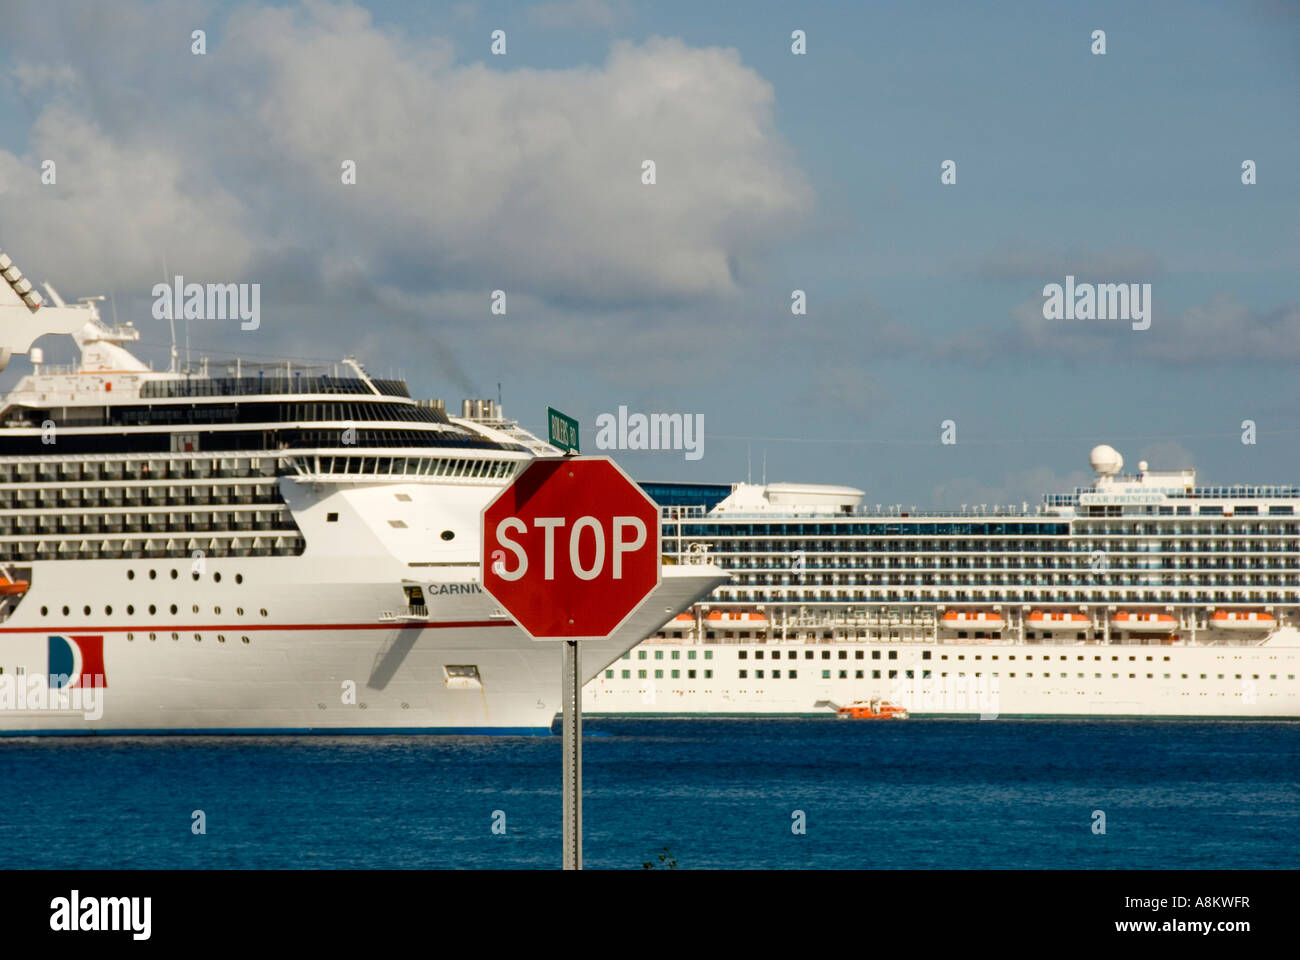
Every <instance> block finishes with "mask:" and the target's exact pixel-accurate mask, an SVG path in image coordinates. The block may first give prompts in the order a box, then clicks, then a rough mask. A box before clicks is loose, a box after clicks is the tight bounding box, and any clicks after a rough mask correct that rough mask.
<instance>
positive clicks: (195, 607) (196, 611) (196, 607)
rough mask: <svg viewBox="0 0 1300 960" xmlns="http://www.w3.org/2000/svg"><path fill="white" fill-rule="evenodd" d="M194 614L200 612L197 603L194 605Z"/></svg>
mask: <svg viewBox="0 0 1300 960" xmlns="http://www.w3.org/2000/svg"><path fill="white" fill-rule="evenodd" d="M194 612H195V613H198V612H199V605H198V604H197V603H196V604H194Z"/></svg>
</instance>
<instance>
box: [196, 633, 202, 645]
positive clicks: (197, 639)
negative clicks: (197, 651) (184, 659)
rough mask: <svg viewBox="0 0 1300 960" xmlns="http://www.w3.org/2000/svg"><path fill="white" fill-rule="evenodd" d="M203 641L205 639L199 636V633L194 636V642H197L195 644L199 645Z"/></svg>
mask: <svg viewBox="0 0 1300 960" xmlns="http://www.w3.org/2000/svg"><path fill="white" fill-rule="evenodd" d="M202 639H203V638H202V637H201V636H199V635H198V634H197V633H196V634H194V642H195V643H198V642H199V641H201V640H202Z"/></svg>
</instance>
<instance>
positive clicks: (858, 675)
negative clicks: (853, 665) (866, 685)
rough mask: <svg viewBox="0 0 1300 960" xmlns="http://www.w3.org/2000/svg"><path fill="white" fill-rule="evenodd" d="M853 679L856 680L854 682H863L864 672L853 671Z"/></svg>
mask: <svg viewBox="0 0 1300 960" xmlns="http://www.w3.org/2000/svg"><path fill="white" fill-rule="evenodd" d="M853 679H854V680H861V679H862V671H861V670H854V671H853Z"/></svg>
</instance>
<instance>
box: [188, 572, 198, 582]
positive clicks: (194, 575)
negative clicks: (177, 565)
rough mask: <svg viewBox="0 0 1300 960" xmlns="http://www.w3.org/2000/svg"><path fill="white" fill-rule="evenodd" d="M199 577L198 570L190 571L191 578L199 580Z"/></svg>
mask: <svg viewBox="0 0 1300 960" xmlns="http://www.w3.org/2000/svg"><path fill="white" fill-rule="evenodd" d="M198 578H199V572H198V571H197V570H191V571H190V579H191V580H197V579H198Z"/></svg>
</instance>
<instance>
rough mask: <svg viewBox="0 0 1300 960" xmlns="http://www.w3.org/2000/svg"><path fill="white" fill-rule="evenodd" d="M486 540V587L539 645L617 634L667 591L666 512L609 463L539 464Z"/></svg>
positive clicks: (494, 520)
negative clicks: (662, 564)
mask: <svg viewBox="0 0 1300 960" xmlns="http://www.w3.org/2000/svg"><path fill="white" fill-rule="evenodd" d="M482 542H483V556H482V569H483V589H485V590H486V591H487V592H488V593H489V594H491V596H492V597H493V598H494V599H495V600H496V601H497V602H498V603H500V604H501V606H502V607H504V608H505V609H506V612H507V613H509V614H510V615H511V616H512V617H514V619H515V622H516V623H518V624H519V626H520V627H522V628H523V629H524V630H525V631H527V632H528V634H529V635H530V636H532V637H533V638H534V639H539V640H540V639H551V638H554V639H564V640H574V639H589V638H595V637H607V636H609V635H610V634H611V633H613V632H614V631H615V630H617V629H618V628H619V627H620V626H622V624H623V621H624V620H626V619H627V618H628V617H629V616H631V614H632V612H633V611H634V610H636V608H637V607H638V606H640V605H641V602H642V601H643V600H645V598H646V597H648V596H649V595H650V593H651V592H652V591H653V590H654V589H655V587H657V586H658V585H659V575H660V568H659V507H658V506H657V505H656V504H655V502H654V501H653V500H651V499H650V498H649V497H647V496H646V495H645V493H644V492H642V490H641V488H640V487H638V486H637V485H636V484H635V483H633V482H632V480H631V478H630V477H628V475H627V474H625V473H624V472H623V471H622V469H620V468H619V466H618V465H617V464H616V463H614V461H612V460H610V459H609V458H608V457H566V458H564V459H560V460H534V461H533V462H532V463H531V464H529V465H528V466H527V467H526V468H525V469H524V471H523V473H521V474H519V476H518V477H516V478H515V480H514V482H513V483H511V484H510V485H509V486H508V487H506V488H505V489H504V490H502V491H501V493H499V494H498V495H497V496H496V498H495V499H494V500H493V501H492V502H491V503H489V504H488V505H487V506H486V507H484V508H483V537H482Z"/></svg>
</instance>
